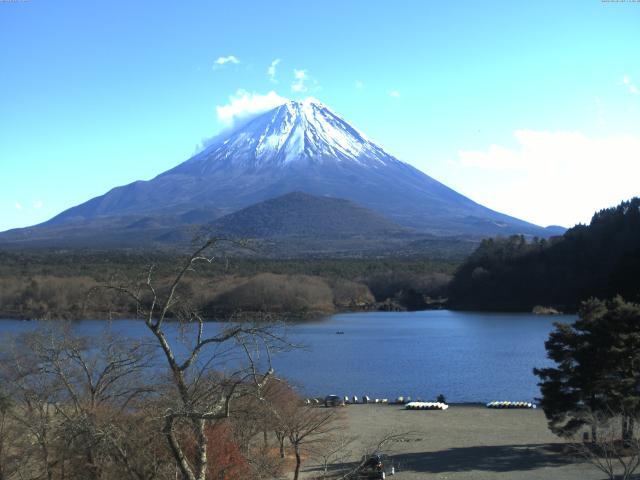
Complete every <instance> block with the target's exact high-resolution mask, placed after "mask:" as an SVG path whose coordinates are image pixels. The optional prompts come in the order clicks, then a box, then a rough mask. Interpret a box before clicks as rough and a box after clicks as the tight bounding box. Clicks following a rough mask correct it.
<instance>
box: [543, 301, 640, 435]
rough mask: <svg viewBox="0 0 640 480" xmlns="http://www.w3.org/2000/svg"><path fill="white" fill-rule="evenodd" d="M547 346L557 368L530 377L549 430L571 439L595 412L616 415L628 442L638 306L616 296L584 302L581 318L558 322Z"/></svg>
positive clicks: (638, 398) (639, 377)
mask: <svg viewBox="0 0 640 480" xmlns="http://www.w3.org/2000/svg"><path fill="white" fill-rule="evenodd" d="M545 347H546V349H547V356H548V357H549V358H550V359H551V360H553V361H554V362H555V363H556V366H555V367H551V368H541V369H537V368H536V369H534V373H535V374H536V375H537V376H539V377H540V380H541V382H540V383H539V385H540V389H541V392H542V400H541V404H542V408H543V409H544V412H545V415H546V416H547V419H548V421H549V428H550V429H551V430H552V431H553V432H554V433H557V434H559V435H571V434H574V433H575V432H576V431H577V430H579V429H580V428H581V427H583V426H584V425H587V424H592V419H593V418H594V414H595V415H602V416H610V415H616V416H618V415H619V416H620V417H621V418H622V422H623V425H622V437H623V440H629V438H630V435H632V432H633V426H634V418H637V417H638V415H640V305H638V304H634V303H629V302H625V301H624V300H623V299H622V297H619V296H618V297H616V298H614V299H613V300H611V301H608V302H603V301H601V300H597V299H591V300H588V301H586V302H583V304H582V307H581V309H580V316H579V319H578V320H577V321H576V322H574V323H573V324H571V325H567V324H560V323H559V324H556V329H555V330H554V331H553V332H552V333H551V334H550V336H549V339H548V340H547V342H545ZM591 426H592V432H594V430H595V426H594V425H591Z"/></svg>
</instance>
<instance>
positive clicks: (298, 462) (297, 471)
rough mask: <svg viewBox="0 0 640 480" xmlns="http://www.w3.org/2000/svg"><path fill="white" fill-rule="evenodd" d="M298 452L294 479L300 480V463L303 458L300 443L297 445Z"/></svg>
mask: <svg viewBox="0 0 640 480" xmlns="http://www.w3.org/2000/svg"><path fill="white" fill-rule="evenodd" d="M295 452H296V471H295V472H294V474H293V480H298V475H300V464H301V463H302V459H301V458H300V447H299V446H298V444H296V445H295Z"/></svg>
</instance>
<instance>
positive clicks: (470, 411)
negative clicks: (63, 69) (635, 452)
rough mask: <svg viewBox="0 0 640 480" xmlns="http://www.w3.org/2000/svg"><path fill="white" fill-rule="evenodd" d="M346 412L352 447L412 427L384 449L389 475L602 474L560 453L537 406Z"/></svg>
mask: <svg viewBox="0 0 640 480" xmlns="http://www.w3.org/2000/svg"><path fill="white" fill-rule="evenodd" d="M345 413H346V422H347V426H348V431H349V433H350V434H355V435H358V436H359V437H360V438H359V440H358V442H359V445H357V446H356V447H355V449H354V451H357V452H361V451H362V446H363V445H364V444H367V443H373V441H374V440H375V439H377V438H381V437H382V436H384V435H385V434H386V433H389V432H392V431H395V432H407V431H412V432H415V433H414V434H413V435H412V436H411V437H407V438H406V439H403V440H401V441H396V442H393V443H392V444H390V445H389V448H388V449H387V453H389V454H390V455H391V457H392V459H393V462H394V464H395V465H396V472H397V473H396V475H395V476H394V477H392V478H394V479H398V480H405V479H406V480H409V479H412V480H413V479H474V480H485V479H487V480H488V479H511V480H525V479H527V480H528V479H531V480H534V479H553V480H574V479H575V480H592V479H593V480H596V479H601V478H603V476H602V474H600V473H599V472H598V471H597V470H595V468H593V467H592V466H590V465H587V464H584V463H579V462H576V461H575V459H572V458H571V457H570V455H567V454H566V453H563V452H564V445H563V442H562V441H561V440H560V439H558V437H556V436H555V435H553V434H551V433H550V432H549V430H548V429H547V425H546V420H545V418H544V414H543V412H542V411H541V410H492V409H487V408H484V407H483V406H452V407H450V408H449V410H447V411H442V412H440V411H409V410H404V409H403V408H402V407H399V406H382V405H352V406H349V407H346V408H345ZM308 467H311V465H308ZM310 470H312V469H311V468H308V470H307V472H306V475H305V476H306V478H309V477H310V476H311V473H312V472H311V471H310Z"/></svg>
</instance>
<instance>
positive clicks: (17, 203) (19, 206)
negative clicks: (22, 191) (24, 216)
mask: <svg viewBox="0 0 640 480" xmlns="http://www.w3.org/2000/svg"><path fill="white" fill-rule="evenodd" d="M16 210H22V204H21V203H20V202H16Z"/></svg>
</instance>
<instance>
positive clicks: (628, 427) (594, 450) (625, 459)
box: [571, 411, 640, 480]
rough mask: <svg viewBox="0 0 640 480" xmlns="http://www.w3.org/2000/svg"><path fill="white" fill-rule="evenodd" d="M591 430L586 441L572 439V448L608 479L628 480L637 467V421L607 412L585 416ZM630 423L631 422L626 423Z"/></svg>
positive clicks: (639, 432) (639, 441)
mask: <svg viewBox="0 0 640 480" xmlns="http://www.w3.org/2000/svg"><path fill="white" fill-rule="evenodd" d="M585 419H586V420H587V422H586V423H587V424H588V425H589V426H590V427H589V428H590V430H591V441H588V438H586V436H585V438H584V439H582V440H581V439H580V438H576V437H574V438H573V442H572V443H571V447H572V449H573V451H574V452H575V454H577V455H578V456H579V457H581V458H583V459H584V460H586V461H587V462H589V463H590V464H591V465H593V466H594V467H595V468H597V469H598V470H600V471H601V472H602V473H604V474H605V475H607V478H609V479H611V480H614V479H616V478H621V479H622V480H629V479H631V478H633V474H634V473H635V471H636V470H638V468H639V467H640V428H638V423H639V422H638V421H639V420H640V418H637V417H636V416H634V415H632V414H629V413H624V412H623V413H620V412H618V413H614V412H612V411H609V412H607V413H602V412H598V413H596V412H588V413H586V415H585ZM629 419H632V420H634V421H632V422H629ZM585 433H586V432H585Z"/></svg>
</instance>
